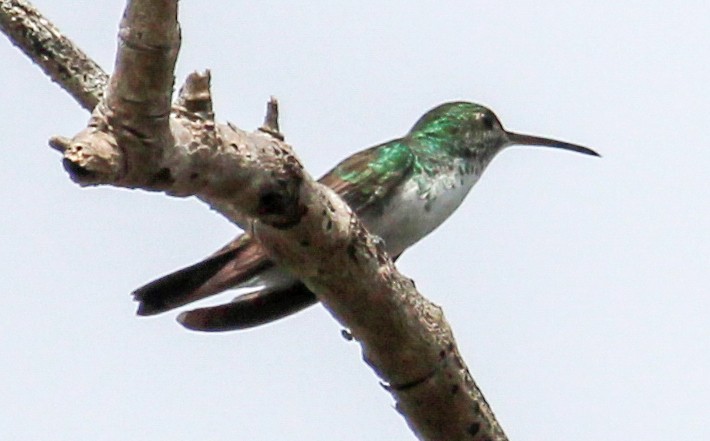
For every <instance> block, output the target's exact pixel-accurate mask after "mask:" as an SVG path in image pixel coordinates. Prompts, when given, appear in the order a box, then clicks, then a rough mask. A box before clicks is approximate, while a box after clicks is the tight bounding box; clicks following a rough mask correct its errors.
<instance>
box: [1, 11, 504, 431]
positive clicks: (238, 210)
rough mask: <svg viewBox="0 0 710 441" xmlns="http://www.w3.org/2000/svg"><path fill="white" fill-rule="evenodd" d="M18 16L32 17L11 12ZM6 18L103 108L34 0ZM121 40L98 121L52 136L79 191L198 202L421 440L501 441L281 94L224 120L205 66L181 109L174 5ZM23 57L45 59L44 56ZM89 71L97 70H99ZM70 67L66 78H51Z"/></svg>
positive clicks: (436, 331) (129, 28) (439, 319)
mask: <svg viewBox="0 0 710 441" xmlns="http://www.w3.org/2000/svg"><path fill="white" fill-rule="evenodd" d="M18 8H19V9H18ZM17 10H22V11H26V12H25V15H26V16H28V17H29V16H31V17H33V18H32V20H30V19H27V20H24V19H22V20H18V19H13V18H12V17H17V16H18V15H17V14H16V11H17ZM27 11H31V13H30V12H27ZM1 12H2V17H0V23H3V30H4V31H5V32H6V33H8V29H9V30H10V31H12V33H11V34H10V33H8V35H9V36H10V38H11V39H13V41H16V39H15V38H16V37H14V36H15V35H19V36H23V35H26V34H28V31H27V30H25V29H24V28H23V27H24V26H25V22H27V23H28V24H27V25H28V26H30V27H32V26H34V25H33V24H32V23H35V22H37V21H40V22H44V23H45V26H46V28H47V29H51V30H52V32H49V34H48V36H47V39H48V40H39V41H42V42H43V43H42V45H46V46H47V47H58V46H61V47H62V48H63V49H62V52H61V53H62V54H63V55H62V56H61V57H54V58H53V59H54V60H56V61H54V62H53V63H54V64H52V66H55V67H54V68H52V69H48V68H45V71H47V72H48V74H49V75H50V77H51V78H52V79H53V80H55V81H57V82H59V83H60V84H61V85H62V86H63V87H65V88H66V89H67V91H69V93H70V94H72V96H74V97H75V99H77V100H78V101H79V102H80V103H82V105H83V106H84V107H85V108H89V107H93V106H90V104H91V99H87V98H86V97H89V98H91V97H93V98H94V99H97V98H98V97H99V96H100V94H98V93H96V92H95V89H94V88H92V87H95V85H96V84H97V81H98V82H100V80H96V81H94V82H91V83H86V82H81V81H80V78H82V77H83V74H84V72H83V71H76V70H74V71H71V70H68V69H67V67H66V66H65V65H63V64H61V62H62V60H75V59H78V58H80V56H79V55H78V54H80V55H81V56H83V54H81V52H80V51H78V49H74V50H72V49H71V44H70V42H69V41H68V40H67V39H66V38H64V37H63V36H61V34H59V32H58V31H57V30H56V29H55V28H54V27H52V26H51V25H49V24H48V22H47V21H46V20H45V19H43V18H41V17H40V16H39V15H38V14H37V13H36V11H35V10H34V9H33V8H31V6H29V4H28V3H26V2H20V1H14V2H10V1H4V2H3V3H2V10H1ZM11 13H13V14H15V15H13V16H10V14H11ZM8 23H9V24H10V26H8V25H7V24H8ZM119 39H120V44H119V49H118V54H117V57H116V67H115V72H114V74H113V75H112V76H111V79H110V82H109V83H108V84H109V85H108V89H107V91H106V96H105V98H104V100H103V101H101V102H100V103H99V104H98V105H97V106H96V108H95V109H94V111H93V113H92V117H91V120H90V122H89V124H88V126H87V127H86V128H85V129H83V130H82V131H80V132H79V133H78V134H77V135H75V136H74V137H73V138H72V139H68V138H63V137H54V138H52V140H51V145H52V146H53V147H54V148H55V149H58V150H60V151H62V152H63V154H64V166H65V168H66V169H67V171H68V172H69V174H70V176H71V178H72V179H73V180H74V181H75V182H77V183H79V184H80V185H99V184H103V185H114V186H121V187H129V188H142V189H145V190H150V191H164V192H166V193H167V194H170V195H174V196H188V195H196V196H198V197H199V198H200V199H201V200H203V201H205V202H206V203H208V204H209V205H210V206H211V207H212V208H214V209H215V210H217V211H219V212H220V213H222V214H223V215H225V216H226V217H227V218H229V219H230V220H231V221H233V222H235V223H237V224H238V225H240V226H242V227H243V228H246V229H248V230H249V231H251V232H252V234H253V235H254V236H255V237H256V238H257V239H258V240H260V241H261V243H262V244H263V245H264V246H265V248H266V249H267V250H268V251H269V253H270V254H271V256H272V257H273V259H274V260H275V261H277V262H278V263H279V264H280V265H282V266H284V267H285V268H287V269H288V270H289V271H291V272H292V273H293V274H294V275H296V276H297V277H298V278H300V279H301V280H302V281H303V282H304V283H305V284H306V285H307V286H308V287H309V288H310V289H311V290H312V291H313V292H315V293H316V295H317V296H318V298H319V299H320V300H321V301H322V302H323V303H324V305H325V306H326V308H327V309H328V310H329V311H330V312H331V313H332V314H333V315H334V317H335V318H336V319H337V320H338V321H339V322H340V323H342V324H343V325H344V326H345V327H347V328H349V329H350V332H351V333H352V336H353V337H354V338H355V339H356V340H358V341H359V342H360V344H361V345H362V351H363V356H364V359H365V361H366V362H367V363H368V364H369V365H370V366H371V367H372V368H373V369H374V370H375V371H376V372H377V374H378V375H379V376H380V378H382V380H383V381H384V382H385V383H386V389H387V390H388V391H390V393H392V395H393V397H394V398H395V400H396V402H397V410H398V411H399V412H400V413H401V414H402V415H404V417H405V418H406V420H407V422H408V424H409V426H410V427H411V428H412V430H413V431H414V432H415V434H416V435H417V436H418V437H419V438H420V439H424V440H444V439H445V440H464V439H465V440H477V441H482V440H505V439H506V437H505V434H504V433H503V430H502V429H501V427H500V425H499V424H498V422H497V421H496V420H495V418H494V416H493V413H492V411H491V409H490V407H489V406H488V404H487V403H486V401H485V399H484V398H483V396H482V394H481V392H480V390H479V389H478V387H477V386H476V384H475V382H474V380H473V379H472V378H471V376H470V374H469V372H468V369H467V368H466V366H465V364H464V362H463V359H462V358H461V356H460V354H459V351H458V349H457V347H456V344H455V341H454V337H453V335H452V333H451V329H450V328H449V325H448V324H447V323H446V321H445V320H444V316H443V313H442V311H441V309H440V308H439V307H438V306H436V305H434V304H432V303H431V302H429V301H428V300H426V299H425V298H424V297H422V296H421V295H420V294H419V293H418V292H417V291H416V289H415V287H414V283H413V282H412V281H411V280H409V279H407V278H406V277H404V276H402V275H401V274H399V273H398V272H397V270H396V268H395V267H394V264H393V263H392V261H391V260H390V258H389V257H388V256H387V254H386V252H385V251H384V249H383V248H382V244H381V241H379V240H378V239H376V238H373V237H372V236H371V235H370V234H369V233H368V232H367V231H366V230H365V228H364V227H363V226H362V224H361V223H360V221H359V219H358V218H357V216H356V215H355V214H354V213H353V212H352V210H350V208H349V207H348V206H347V205H346V204H345V203H344V202H343V201H342V200H341V199H340V198H339V197H338V196H337V195H336V194H335V193H334V192H333V191H332V190H330V189H329V188H327V187H324V186H322V185H320V184H318V183H317V182H315V181H314V180H313V179H312V178H311V177H310V175H308V173H307V172H306V171H305V170H304V169H303V167H302V165H301V163H300V161H299V160H298V159H297V157H296V156H295V154H294V153H293V151H292V149H291V147H290V146H289V145H288V144H286V143H284V142H283V136H282V135H281V134H280V132H279V129H278V119H277V107H276V103H275V101H274V100H272V101H271V102H270V104H269V110H268V111H267V117H266V120H265V123H264V125H263V126H262V128H261V129H259V130H257V131H254V132H246V131H243V130H241V129H238V128H236V127H234V126H233V125H231V124H226V125H224V124H217V123H215V121H214V113H213V111H212V101H211V96H210V90H209V79H210V76H209V72H206V73H204V74H197V73H195V74H192V75H190V76H189V77H188V79H187V81H186V84H185V86H184V87H183V88H182V89H181V91H180V93H179V97H178V100H177V102H176V103H175V105H173V106H172V108H171V106H170V97H171V92H172V87H173V68H174V64H175V59H176V57H177V53H178V47H179V42H180V35H179V30H178V23H177V1H176V0H135V1H129V2H128V5H127V7H126V12H125V14H124V18H123V20H122V22H121V26H120V31H119ZM23 41H24V40H23ZM32 41H37V40H32ZM60 42H61V44H60ZM16 44H18V45H20V46H21V47H23V48H24V47H25V46H23V45H21V44H19V43H16ZM28 47H31V45H30V46H28ZM23 50H24V49H23ZM25 53H27V54H28V55H29V56H30V57H31V58H32V59H33V60H35V61H37V62H38V64H41V65H42V66H44V64H42V63H41V61H42V60H44V58H43V55H42V54H43V53H44V50H25ZM83 57H84V59H86V57H85V56H83ZM87 63H88V61H87ZM89 65H91V66H94V67H92V68H87V69H88V71H89V72H93V73H94V74H95V73H96V72H100V69H98V67H95V65H93V64H91V63H89ZM58 66H59V67H58ZM43 68H44V67H43ZM65 69H66V72H69V74H68V77H67V76H66V75H64V76H62V75H59V76H52V72H55V71H62V72H64V71H65ZM104 83H105V81H104ZM77 88H78V90H77ZM78 97H84V98H82V99H79V98H78Z"/></svg>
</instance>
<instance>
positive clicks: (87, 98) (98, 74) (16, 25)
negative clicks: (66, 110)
mask: <svg viewBox="0 0 710 441" xmlns="http://www.w3.org/2000/svg"><path fill="white" fill-rule="evenodd" d="M0 29H1V30H2V32H3V33H4V34H5V35H7V37H8V38H9V39H10V41H11V42H12V44H14V45H15V46H17V47H18V48H19V49H20V50H21V51H22V52H24V53H25V55H27V56H28V57H29V58H30V59H31V60H32V61H34V62H35V63H36V64H37V65H38V66H39V67H41V68H42V70H43V71H44V72H45V73H46V74H47V76H49V78H50V79H51V80H52V81H54V82H55V83H57V84H59V86H61V87H62V88H64V90H66V91H67V92H69V95H70V96H71V97H72V98H74V99H75V100H76V101H77V102H78V103H79V105H80V106H81V107H83V108H84V109H86V110H91V109H93V108H94V107H96V105H97V104H98V103H99V101H100V100H101V97H102V96H103V92H104V89H105V88H106V84H108V75H106V73H105V72H104V71H103V70H102V69H101V67H99V65H98V64H96V63H95V62H94V61H93V60H92V59H91V58H89V57H88V56H87V55H86V54H85V53H84V52H82V51H81V50H80V49H79V48H78V47H76V46H75V45H74V43H72V42H71V41H70V40H69V39H68V38H66V37H65V36H64V35H62V33H61V32H59V29H57V28H56V27H55V26H54V25H53V24H52V23H51V22H50V21H49V20H47V19H46V18H44V17H43V16H42V15H41V14H40V13H39V11H37V9H36V8H35V7H34V6H32V4H31V3H30V2H28V1H24V0H0Z"/></svg>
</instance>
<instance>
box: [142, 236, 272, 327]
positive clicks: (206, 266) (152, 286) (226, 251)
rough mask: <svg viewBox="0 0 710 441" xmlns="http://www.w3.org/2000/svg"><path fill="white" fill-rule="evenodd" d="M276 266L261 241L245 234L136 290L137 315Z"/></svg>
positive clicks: (164, 308) (186, 300)
mask: <svg viewBox="0 0 710 441" xmlns="http://www.w3.org/2000/svg"><path fill="white" fill-rule="evenodd" d="M271 266H273V262H271V261H270V260H269V259H268V257H267V256H266V252H265V251H264V249H263V248H262V246H261V244H260V243H258V242H256V241H254V240H253V239H252V238H251V237H249V236H248V235H246V234H243V235H240V236H238V237H237V238H236V239H234V240H233V241H232V242H230V243H229V244H227V246H225V247H223V248H222V249H220V250H219V251H217V252H216V253H215V254H213V255H212V256H210V257H208V258H206V259H204V260H202V261H200V262H198V263H196V264H194V265H191V266H189V267H187V268H183V269H181V270H178V271H176V272H174V273H171V274H168V275H166V276H163V277H161V278H159V279H157V280H154V281H152V282H150V283H148V284H147V285H144V286H142V287H140V288H138V289H137V290H135V291H134V292H133V297H134V299H135V300H136V301H138V302H139V305H138V315H154V314H159V313H161V312H165V311H168V310H170V309H173V308H177V307H179V306H182V305H186V304H188V303H191V302H194V301H196V300H199V299H202V298H205V297H208V296H211V295H213V294H217V293H220V292H222V291H224V290H226V289H229V288H232V287H234V286H236V285H239V284H240V283H244V282H246V281H247V280H249V279H251V278H252V277H254V276H255V275H256V274H257V273H259V272H260V271H263V270H265V269H267V268H270V267H271Z"/></svg>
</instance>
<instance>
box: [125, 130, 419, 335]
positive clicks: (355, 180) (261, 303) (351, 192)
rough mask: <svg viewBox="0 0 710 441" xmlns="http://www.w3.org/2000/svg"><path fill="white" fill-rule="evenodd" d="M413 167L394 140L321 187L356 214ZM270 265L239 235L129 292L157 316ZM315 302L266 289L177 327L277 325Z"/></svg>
mask: <svg viewBox="0 0 710 441" xmlns="http://www.w3.org/2000/svg"><path fill="white" fill-rule="evenodd" d="M413 164H414V156H413V154H412V153H411V151H410V150H409V148H407V146H406V145H405V144H404V143H402V142H401V141H400V140H395V141H390V142H389V143H385V144H381V145H377V146H375V147H371V148H369V149H367V150H363V151H361V152H359V153H356V154H355V155H353V156H351V157H349V158H347V159H346V160H344V161H343V162H341V163H340V164H338V165H337V166H336V167H335V168H333V169H332V170H331V171H329V172H328V173H326V174H325V176H323V177H322V178H321V179H320V182H321V183H322V184H324V185H327V186H328V187H330V188H332V189H333V190H334V191H335V192H336V193H338V194H339V195H340V197H342V198H343V199H344V200H345V202H346V203H348V205H349V206H350V207H351V208H352V209H353V210H354V211H355V212H361V211H362V210H364V209H366V208H368V207H369V206H370V205H372V204H373V203H374V202H375V201H378V200H380V199H381V197H383V196H385V195H387V194H388V193H389V192H390V191H392V189H394V188H395V187H396V186H397V185H398V184H400V183H401V182H402V180H404V179H406V178H407V177H408V176H409V175H410V173H411V171H412V168H413ZM397 257H399V256H397ZM273 265H274V264H273V262H272V261H271V260H269V258H268V256H267V254H266V252H265V250H264V249H263V247H262V246H261V244H259V243H258V242H257V241H254V240H253V239H252V238H251V237H250V236H249V235H247V234H243V235H240V236H238V237H237V238H236V239H234V240H233V241H232V242H230V243H229V244H227V245H226V246H225V247H223V248H221V249H220V250H218V251H217V252H216V253H215V254H213V255H212V256H210V257H208V258H206V259H204V260H202V261H201V262H198V263H196V264H194V265H191V266H189V267H187V268H183V269H181V270H178V271H176V272H173V273H171V274H168V275H166V276H163V277H161V278H160V279H157V280H155V281H153V282H150V283H149V284H147V285H145V286H143V287H141V288H138V289H137V290H136V291H134V293H133V295H134V298H135V299H136V300H137V301H138V302H139V307H138V314H139V315H153V314H159V313H161V312H165V311H168V310H170V309H173V308H176V307H179V306H182V305H185V304H187V303H191V302H194V301H196V300H199V299H201V298H204V297H207V296H211V295H214V294H218V293H220V292H222V291H225V290H227V289H230V288H235V287H238V286H239V285H240V284H243V283H245V282H247V281H249V280H250V279H251V278H253V277H254V276H255V275H257V274H258V273H260V272H261V271H264V270H266V269H268V268H270V267H272V266H273ZM316 301H317V300H316V297H315V295H314V294H313V293H312V292H310V291H309V290H308V288H306V287H305V286H304V285H303V284H301V283H296V284H294V285H292V286H289V287H285V288H283V289H270V288H269V287H266V288H265V289H263V290H261V291H257V292H254V293H250V294H246V295H243V296H240V297H237V298H236V299H234V301H233V302H232V303H229V304H226V305H221V306H218V307H210V308H201V309H196V310H193V311H188V312H185V313H183V314H181V316H180V321H181V323H183V324H184V325H185V326H187V327H188V328H191V329H200V330H205V331H219V330H231V329H241V328H245V327H251V326H256V325H258V324H262V323H266V322H269V321H272V320H276V319H278V318H281V317H283V316H285V315H289V314H291V313H294V312H296V311H299V310H301V309H303V308H306V307H307V306H310V305H312V304H313V303H315V302H316Z"/></svg>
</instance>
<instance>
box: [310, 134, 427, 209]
mask: <svg viewBox="0 0 710 441" xmlns="http://www.w3.org/2000/svg"><path fill="white" fill-rule="evenodd" d="M414 164H415V156H414V154H413V153H412V151H411V150H410V148H409V147H408V146H407V145H406V144H405V143H404V142H403V141H402V140H401V139H396V140H393V141H390V142H386V143H384V144H380V145H376V146H374V147H370V148H369V149H366V150H363V151H361V152H358V153H356V154H354V155H352V156H350V157H349V158H347V159H345V160H344V161H342V162H341V163H340V164H338V165H336V166H335V168H333V169H332V170H330V171H329V172H328V173H326V174H325V175H324V176H323V177H322V178H320V179H319V181H318V182H320V183H321V184H324V185H326V186H328V187H330V188H332V189H333V190H334V191H335V192H336V193H338V195H339V196H340V197H341V198H343V200H344V201H345V202H346V203H347V204H348V205H349V206H350V208H351V209H352V210H353V211H355V212H356V213H361V212H362V211H363V210H365V209H367V208H368V207H369V206H371V205H373V204H375V203H377V201H380V200H382V199H383V198H385V197H386V196H387V195H388V194H389V193H390V192H391V191H392V190H394V189H395V188H397V186H399V184H401V183H402V181H404V180H405V179H407V178H408V177H409V176H410V175H411V173H412V170H413V169H414Z"/></svg>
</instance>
